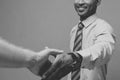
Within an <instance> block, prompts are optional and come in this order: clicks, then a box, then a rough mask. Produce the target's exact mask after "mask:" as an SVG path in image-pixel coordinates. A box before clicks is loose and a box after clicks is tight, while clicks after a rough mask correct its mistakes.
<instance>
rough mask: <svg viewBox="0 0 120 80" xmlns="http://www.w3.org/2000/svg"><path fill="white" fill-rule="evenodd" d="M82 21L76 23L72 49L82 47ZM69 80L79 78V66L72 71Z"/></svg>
mask: <svg viewBox="0 0 120 80" xmlns="http://www.w3.org/2000/svg"><path fill="white" fill-rule="evenodd" d="M83 27H84V25H83V23H82V22H80V23H79V24H78V29H77V32H76V37H75V40H74V47H73V51H79V50H80V49H81V48H82V37H83V35H82V30H83ZM71 78H72V79H71V80H79V79H80V68H79V69H77V70H75V71H72V75H71Z"/></svg>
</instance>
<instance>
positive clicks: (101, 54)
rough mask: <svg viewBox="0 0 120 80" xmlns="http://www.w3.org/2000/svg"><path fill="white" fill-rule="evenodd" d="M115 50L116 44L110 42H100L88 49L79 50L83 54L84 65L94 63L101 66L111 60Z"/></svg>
mask: <svg viewBox="0 0 120 80" xmlns="http://www.w3.org/2000/svg"><path fill="white" fill-rule="evenodd" d="M113 50H114V44H113V43H110V42H100V43H97V44H95V45H93V46H91V47H89V48H87V49H83V50H82V51H78V53H79V54H80V55H82V56H83V62H82V65H84V66H85V65H88V64H90V63H91V62H94V63H92V64H94V65H96V66H99V65H102V64H105V63H107V62H108V61H109V59H110V57H111V55H112V53H113Z"/></svg>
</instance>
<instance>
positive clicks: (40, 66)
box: [28, 48, 63, 76]
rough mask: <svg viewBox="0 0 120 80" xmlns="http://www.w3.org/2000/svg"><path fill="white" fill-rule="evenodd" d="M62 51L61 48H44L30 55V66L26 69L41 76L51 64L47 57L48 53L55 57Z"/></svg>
mask: <svg viewBox="0 0 120 80" xmlns="http://www.w3.org/2000/svg"><path fill="white" fill-rule="evenodd" d="M62 53H63V51H62V50H58V49H50V48H45V49H44V50H42V51H40V52H38V53H36V55H35V56H34V57H32V60H31V62H30V64H31V66H29V67H28V69H29V70H30V71H31V72H32V73H34V74H36V75H38V76H42V75H43V74H44V73H45V72H46V71H47V70H48V69H49V68H50V66H51V64H52V63H51V62H50V61H49V59H48V58H49V55H52V56H54V57H56V55H58V54H62Z"/></svg>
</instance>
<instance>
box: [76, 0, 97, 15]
mask: <svg viewBox="0 0 120 80" xmlns="http://www.w3.org/2000/svg"><path fill="white" fill-rule="evenodd" d="M74 7H75V10H76V12H77V13H78V15H79V16H80V17H89V16H91V15H92V14H94V13H95V12H96V8H97V0H75V3H74Z"/></svg>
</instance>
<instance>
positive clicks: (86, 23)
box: [82, 14, 97, 27]
mask: <svg viewBox="0 0 120 80" xmlns="http://www.w3.org/2000/svg"><path fill="white" fill-rule="evenodd" d="M96 19H97V16H96V14H94V15H92V16H90V17H88V18H87V19H86V20H84V21H82V23H83V24H84V26H85V27H88V26H89V25H90V24H92V23H93V22H94V21H95V20H96Z"/></svg>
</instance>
